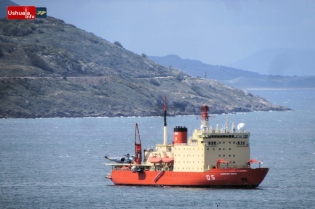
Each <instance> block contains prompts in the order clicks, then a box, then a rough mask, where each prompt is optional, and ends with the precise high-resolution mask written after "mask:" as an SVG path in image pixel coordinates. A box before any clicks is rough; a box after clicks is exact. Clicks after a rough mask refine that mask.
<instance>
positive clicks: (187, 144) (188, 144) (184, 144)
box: [174, 142, 198, 146]
mask: <svg viewBox="0 0 315 209" xmlns="http://www.w3.org/2000/svg"><path fill="white" fill-rule="evenodd" d="M197 145H198V143H197V142H194V143H175V144H174V146H197Z"/></svg>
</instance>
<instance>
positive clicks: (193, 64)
mask: <svg viewBox="0 0 315 209" xmlns="http://www.w3.org/2000/svg"><path fill="white" fill-rule="evenodd" d="M149 58H150V59H151V60H152V61H155V62H157V63H159V64H161V65H164V66H172V67H173V68H176V69H178V70H181V71H182V72H184V73H187V74H189V75H191V76H196V77H203V78H209V79H216V80H218V81H220V82H221V83H224V84H226V85H229V86H234V87H237V88H314V87H315V76H302V77H297V76H274V75H261V74H259V73H256V72H250V71H245V70H240V69H236V68H231V67H225V66H213V65H209V64H205V63H202V62H200V61H197V60H189V59H182V58H180V57H179V56H177V55H167V56H164V57H157V56H149Z"/></svg>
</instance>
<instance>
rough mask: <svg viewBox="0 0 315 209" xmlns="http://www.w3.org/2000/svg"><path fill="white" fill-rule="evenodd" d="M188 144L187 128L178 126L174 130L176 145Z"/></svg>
mask: <svg viewBox="0 0 315 209" xmlns="http://www.w3.org/2000/svg"><path fill="white" fill-rule="evenodd" d="M186 143H187V128H186V127H185V126H176V127H175V128H174V144H186Z"/></svg>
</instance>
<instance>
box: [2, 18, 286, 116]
mask: <svg viewBox="0 0 315 209" xmlns="http://www.w3.org/2000/svg"><path fill="white" fill-rule="evenodd" d="M0 76H1V77H0V103H1V107H0V117H1V118H10V117H15V118H18V117H23V118H29V117H32V118H34V117H96V116H150V115H161V107H162V106H163V95H164V94H166V95H167V96H168V102H169V105H170V106H172V109H171V111H170V114H199V112H200V111H199V107H200V106H201V105H203V104H208V105H209V106H210V111H211V113H228V112H239V111H257V110H260V111H267V110H288V108H286V107H279V106H276V105H273V104H271V103H270V102H268V101H266V100H265V99H263V98H260V97H258V96H255V95H252V94H250V93H247V92H245V91H242V90H238V89H234V88H231V87H227V86H224V85H222V84H220V83H219V82H217V81H214V80H208V79H201V78H193V77H191V76H189V75H186V74H184V73H182V72H180V71H178V70H175V69H173V68H169V67H163V66H161V65H159V64H157V63H155V62H152V61H151V60H149V59H147V58H146V56H140V55H137V54H135V53H133V52H131V51H128V50H126V49H124V48H123V47H122V45H120V44H113V43H110V42H108V41H106V40H104V39H101V38H99V37H97V36H95V35H94V34H92V33H88V32H86V31H83V30H81V29H78V28H76V27H75V26H73V25H70V24H65V23H64V22H63V21H62V20H58V19H55V18H52V17H48V18H46V19H37V20H34V21H8V20H6V19H0Z"/></svg>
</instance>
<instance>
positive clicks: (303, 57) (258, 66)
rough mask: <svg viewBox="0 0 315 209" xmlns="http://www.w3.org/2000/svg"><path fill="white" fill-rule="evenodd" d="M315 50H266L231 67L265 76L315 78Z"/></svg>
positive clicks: (232, 64)
mask: <svg viewBox="0 0 315 209" xmlns="http://www.w3.org/2000/svg"><path fill="white" fill-rule="evenodd" d="M314 57H315V50H298V49H265V50H261V51H258V52H256V53H254V54H252V55H251V56H249V57H246V58H244V59H242V60H239V61H237V62H235V63H231V64H230V65H229V66H231V67H234V68H239V69H244V70H249V71H253V72H257V73H260V74H265V75H281V76H294V75H297V76H315V59H314Z"/></svg>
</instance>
